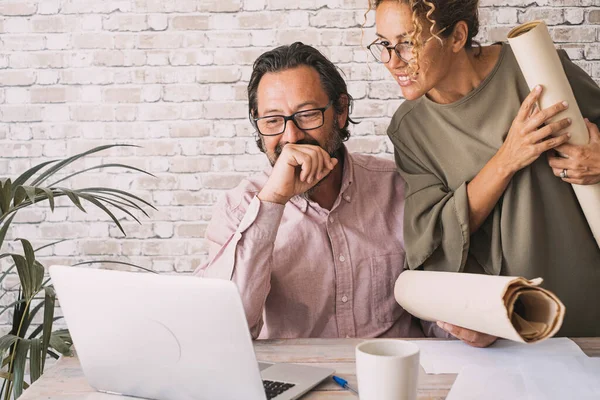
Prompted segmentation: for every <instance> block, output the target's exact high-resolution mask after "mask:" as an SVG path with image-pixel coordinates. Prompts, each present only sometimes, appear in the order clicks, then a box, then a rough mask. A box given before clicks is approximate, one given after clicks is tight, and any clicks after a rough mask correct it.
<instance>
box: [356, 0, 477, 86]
mask: <svg viewBox="0 0 600 400" xmlns="http://www.w3.org/2000/svg"><path fill="white" fill-rule="evenodd" d="M368 1H369V9H368V10H367V13H368V12H369V11H371V10H376V9H377V7H379V5H380V4H381V3H383V2H384V1H396V2H398V3H401V4H406V5H408V6H409V7H410V9H411V10H412V22H413V25H414V30H413V31H412V32H411V34H410V41H411V43H412V44H413V49H412V53H413V59H414V60H415V62H414V63H411V64H410V65H409V66H408V68H409V69H410V72H411V73H412V74H413V75H415V74H416V73H417V71H418V70H419V55H420V53H421V50H422V49H423V46H424V45H425V41H423V39H422V38H421V34H422V33H423V26H424V22H425V21H427V22H429V32H430V33H431V35H432V36H434V37H436V38H437V39H438V40H440V41H441V40H442V39H441V37H448V36H450V34H451V33H452V32H453V31H454V27H455V26H456V24H457V23H458V22H460V21H465V22H466V23H467V26H468V28H469V33H468V36H467V41H466V43H465V48H467V49H471V48H473V47H480V45H479V43H478V42H477V41H475V40H474V39H473V38H474V37H475V36H477V34H478V33H479V8H478V7H479V0H368ZM367 13H365V18H366V15H367Z"/></svg>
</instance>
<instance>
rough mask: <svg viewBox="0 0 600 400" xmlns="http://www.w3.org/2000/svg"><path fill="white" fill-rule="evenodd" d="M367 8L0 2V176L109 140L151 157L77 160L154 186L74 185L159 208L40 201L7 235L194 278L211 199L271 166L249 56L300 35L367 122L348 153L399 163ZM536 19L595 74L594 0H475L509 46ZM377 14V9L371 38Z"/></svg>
mask: <svg viewBox="0 0 600 400" xmlns="http://www.w3.org/2000/svg"><path fill="white" fill-rule="evenodd" d="M366 4H367V0H296V1H291V0H1V1H0V146H1V147H0V148H1V150H2V151H0V171H1V173H0V176H6V175H8V176H13V177H14V176H15V175H16V174H17V173H20V172H22V171H23V170H24V169H25V168H27V167H28V166H31V165H32V164H34V163H36V164H37V163H39V162H41V161H44V160H47V159H49V158H56V157H65V156H67V155H72V154H74V153H75V152H79V151H83V150H86V149H89V148H91V147H92V146H96V145H100V144H107V143H116V142H119V143H132V144H137V145H141V146H143V148H141V149H122V150H118V151H112V152H110V153H107V154H105V155H103V156H102V157H99V158H96V159H95V160H88V161H87V162H85V163H82V165H86V166H90V165H92V164H93V163H94V162H96V161H106V162H126V163H130V164H132V165H135V166H137V167H140V168H144V169H145V170H147V171H149V172H151V173H153V174H155V175H156V176H157V179H152V178H149V177H146V176H142V175H138V174H121V173H119V174H117V173H115V172H114V171H113V172H111V171H105V172H102V173H94V174H91V175H90V177H89V178H88V180H85V179H77V180H76V182H77V183H78V185H86V184H91V185H116V186H118V187H119V188H121V189H125V190H131V191H133V192H135V193H136V194H138V195H140V196H142V197H144V198H145V199H148V200H150V201H151V202H152V203H153V204H155V205H156V206H157V207H158V209H159V210H158V211H157V212H152V213H151V215H150V218H149V219H143V225H142V226H139V225H137V224H135V223H131V222H124V226H125V227H126V229H127V232H128V236H127V237H126V238H123V237H122V236H121V234H120V233H119V231H118V230H117V229H116V228H115V227H114V226H113V224H109V223H107V222H106V218H104V217H103V216H102V214H101V213H98V212H90V214H89V215H85V214H82V213H81V212H80V211H78V210H77V209H76V208H75V207H66V208H65V207H58V208H57V210H56V211H55V213H54V214H52V213H51V212H50V210H49V209H48V208H47V207H38V208H35V209H34V210H32V211H28V213H30V214H25V213H24V214H22V215H21V216H20V218H19V222H20V224H19V225H17V226H15V228H14V230H13V231H12V234H11V237H13V238H14V237H19V236H24V237H27V238H31V239H37V241H36V243H37V244H43V243H48V242H50V241H53V240H56V239H59V238H70V239H71V240H70V241H69V242H65V243H61V244H60V245H57V246H54V247H53V248H51V249H49V250H47V251H46V252H44V255H45V256H44V261H45V262H46V264H47V265H48V264H51V263H54V262H64V263H73V262H75V261H79V260H83V259H91V258H94V257H98V256H102V257H103V258H105V257H107V256H110V257H112V258H114V259H118V260H128V261H132V262H135V263H139V264H141V265H143V266H145V267H149V268H154V269H156V270H157V271H161V272H178V273H186V272H190V271H192V270H193V269H194V268H195V267H196V266H197V265H198V264H199V263H200V262H201V261H203V260H204V259H205V258H206V256H207V246H206V243H205V242H204V241H203V239H202V238H203V235H204V233H205V230H206V226H207V224H208V221H209V220H210V215H211V205H213V204H214V202H215V201H216V199H217V198H218V196H219V194H220V193H222V191H224V190H226V189H228V188H231V187H233V186H234V185H236V184H237V183H238V182H239V181H240V179H242V178H243V177H244V176H246V175H248V174H249V173H252V172H253V171H257V170H260V169H261V168H262V167H263V166H264V165H266V162H265V158H264V157H263V156H262V155H261V154H259V153H258V150H257V148H256V145H255V143H254V139H253V132H252V129H251V127H250V125H249V123H248V121H247V118H246V112H247V111H246V92H245V88H246V83H247V81H248V78H249V76H250V73H251V65H252V62H253V61H254V59H255V58H256V57H257V56H258V55H259V54H261V53H262V52H264V51H265V50H267V49H269V48H271V47H273V46H276V45H279V44H286V43H291V42H293V41H296V40H301V41H304V42H305V43H308V44H312V45H315V46H316V47H318V48H319V49H321V50H322V51H324V52H325V54H327V55H328V56H329V57H330V58H331V59H332V61H334V62H335V63H337V65H339V67H340V68H341V69H342V70H343V71H344V73H345V75H346V79H347V80H348V83H349V86H350V89H351V93H352V94H353V95H354V97H355V98H356V100H357V101H356V104H355V108H354V115H353V116H354V117H355V118H357V119H359V120H360V121H362V123H361V124H360V125H358V126H355V127H353V128H352V133H353V138H352V139H351V140H350V142H349V147H350V148H351V149H352V150H355V151H361V152H367V153H373V154H381V155H383V156H385V157H391V145H390V143H389V142H388V140H387V138H386V137H385V129H386V126H387V122H388V120H389V118H390V117H391V116H392V114H393V112H394V111H395V109H396V108H397V106H398V105H399V103H400V102H401V100H400V99H399V89H398V88H397V87H396V85H395V84H394V83H393V82H392V81H391V80H390V78H389V77H388V74H387V71H385V70H384V68H383V67H381V66H379V65H377V64H375V63H372V62H371V63H370V64H367V62H366V61H367V59H368V58H367V54H366V50H365V49H364V48H362V47H361V36H362V33H363V31H362V29H361V25H362V23H363V20H364V17H363V15H364V12H365V9H366ZM535 18H544V19H546V20H547V21H548V23H549V25H551V30H552V34H553V36H554V39H555V40H556V42H558V43H559V44H560V46H562V47H564V48H566V49H568V51H569V53H570V55H571V57H572V58H574V59H575V60H576V62H577V63H578V64H579V65H581V66H582V67H583V68H584V69H585V70H586V71H587V72H588V73H590V74H591V75H592V76H593V77H594V78H595V79H596V80H600V43H599V40H600V0H536V1H529V0H499V1H498V0H482V1H481V23H482V32H481V35H480V39H481V40H482V42H484V43H489V42H491V41H496V40H503V39H504V38H505V35H506V32H507V31H508V30H509V29H510V28H511V27H513V26H514V25H516V24H518V23H521V22H524V21H527V20H531V19H535ZM372 21H373V15H369V17H368V23H367V26H368V27H367V28H366V29H365V30H364V37H365V39H364V41H365V42H367V41H369V40H371V38H372V37H373V28H372ZM60 204H65V203H64V202H60ZM88 208H90V207H88ZM90 210H91V208H90ZM5 316H7V314H5ZM2 321H6V319H4V320H2ZM2 321H0V323H1V322H2Z"/></svg>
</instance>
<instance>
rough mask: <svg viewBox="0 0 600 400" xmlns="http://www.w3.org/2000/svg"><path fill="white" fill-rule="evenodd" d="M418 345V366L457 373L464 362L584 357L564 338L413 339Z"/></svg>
mask: <svg viewBox="0 0 600 400" xmlns="http://www.w3.org/2000/svg"><path fill="white" fill-rule="evenodd" d="M413 343H415V344H416V345H417V346H419V349H420V360H421V366H422V367H423V369H424V370H425V372H427V373H428V374H458V373H459V372H460V371H461V370H462V369H463V368H464V367H466V366H467V365H471V364H473V365H477V366H480V367H511V366H514V365H515V362H517V361H520V360H527V359H533V358H536V357H548V358H550V357H564V356H577V357H587V356H586V355H585V353H584V352H583V351H582V350H581V349H580V348H579V346H577V344H575V342H573V341H572V340H571V339H568V338H552V339H547V340H545V341H543V342H539V343H533V344H524V343H517V342H513V341H510V340H503V339H499V340H497V341H496V343H494V344H493V345H492V346H490V347H487V348H485V349H480V348H476V347H472V346H469V345H468V344H465V343H463V342H461V341H459V340H418V341H413Z"/></svg>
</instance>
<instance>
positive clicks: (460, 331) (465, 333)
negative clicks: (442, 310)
mask: <svg viewBox="0 0 600 400" xmlns="http://www.w3.org/2000/svg"><path fill="white" fill-rule="evenodd" d="M437 325H438V326H439V327H440V328H442V329H443V330H445V331H446V332H448V333H450V334H451V335H452V336H454V337H456V338H458V339H460V340H462V341H463V342H465V343H466V344H468V345H469V346H473V347H488V346H489V345H491V344H492V343H494V342H495V341H496V339H498V338H497V337H496V336H492V335H488V334H486V333H481V332H477V331H472V330H470V329H466V328H461V327H460V326H456V325H452V324H449V323H447V322H441V321H438V322H437Z"/></svg>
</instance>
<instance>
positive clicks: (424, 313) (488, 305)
mask: <svg viewBox="0 0 600 400" xmlns="http://www.w3.org/2000/svg"><path fill="white" fill-rule="evenodd" d="M541 283H542V279H541V278H537V279H531V280H528V279H525V278H522V277H518V276H495V275H481V274H468V273H465V272H437V271H411V270H407V271H403V272H402V273H401V274H400V276H399V277H398V279H397V280H396V285H395V287H394V297H395V298H396V301H397V302H398V304H400V305H401V306H402V308H404V309H405V310H406V311H408V312H409V313H410V314H412V315H414V316H415V317H417V318H420V319H422V320H426V321H443V322H448V323H450V324H452V325H457V326H461V327H463V328H467V329H472V330H474V331H477V332H483V333H487V334H489V335H493V336H497V337H501V338H504V339H509V340H514V341H516V342H521V343H536V342H540V341H542V340H544V339H547V338H549V337H552V336H554V335H555V334H556V332H558V330H559V329H560V327H561V326H562V323H563V320H564V317H565V311H566V310H565V306H564V305H563V303H562V302H561V301H560V300H559V298H558V297H557V296H556V295H555V294H554V293H552V292H550V291H549V290H547V289H543V288H541V287H540V285H541Z"/></svg>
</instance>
